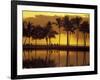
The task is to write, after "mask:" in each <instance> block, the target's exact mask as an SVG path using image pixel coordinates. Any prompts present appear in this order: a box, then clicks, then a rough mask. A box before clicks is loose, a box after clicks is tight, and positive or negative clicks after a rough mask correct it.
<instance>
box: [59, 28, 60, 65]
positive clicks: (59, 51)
mask: <svg viewBox="0 0 100 80" xmlns="http://www.w3.org/2000/svg"><path fill="white" fill-rule="evenodd" d="M59 46H60V27H59ZM59 66H60V50H59Z"/></svg>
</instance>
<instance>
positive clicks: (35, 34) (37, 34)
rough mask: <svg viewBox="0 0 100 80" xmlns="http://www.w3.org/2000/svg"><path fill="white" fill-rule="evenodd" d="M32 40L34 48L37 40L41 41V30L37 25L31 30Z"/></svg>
mask: <svg viewBox="0 0 100 80" xmlns="http://www.w3.org/2000/svg"><path fill="white" fill-rule="evenodd" d="M32 38H33V39H35V46H37V39H43V38H44V36H43V28H42V27H41V26H40V25H37V26H35V27H33V28H32ZM36 54H37V53H36V50H35V57H36Z"/></svg>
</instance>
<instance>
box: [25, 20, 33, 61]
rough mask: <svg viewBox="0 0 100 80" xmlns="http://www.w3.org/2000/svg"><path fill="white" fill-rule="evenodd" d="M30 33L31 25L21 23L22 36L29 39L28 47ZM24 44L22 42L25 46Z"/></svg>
mask: <svg viewBox="0 0 100 80" xmlns="http://www.w3.org/2000/svg"><path fill="white" fill-rule="evenodd" d="M31 31H32V23H30V22H28V23H26V22H23V36H25V37H27V38H29V44H28V45H30V37H31ZM27 38H26V39H27ZM25 42H26V40H25ZM25 42H24V44H25ZM29 59H30V55H29Z"/></svg>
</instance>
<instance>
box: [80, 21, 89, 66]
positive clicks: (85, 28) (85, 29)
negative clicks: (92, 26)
mask: <svg viewBox="0 0 100 80" xmlns="http://www.w3.org/2000/svg"><path fill="white" fill-rule="evenodd" d="M80 31H81V32H82V33H83V37H84V47H86V34H87V33H88V34H89V22H88V21H83V22H82V24H81V27H80ZM85 64H86V52H85V51H84V56H83V65H85Z"/></svg>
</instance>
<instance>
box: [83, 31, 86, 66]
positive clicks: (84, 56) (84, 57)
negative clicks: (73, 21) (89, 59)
mask: <svg viewBox="0 0 100 80" xmlns="http://www.w3.org/2000/svg"><path fill="white" fill-rule="evenodd" d="M83 35H84V47H86V40H85V39H86V38H85V32H84V33H83ZM85 64H86V52H85V51H84V55H83V65H85Z"/></svg>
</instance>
